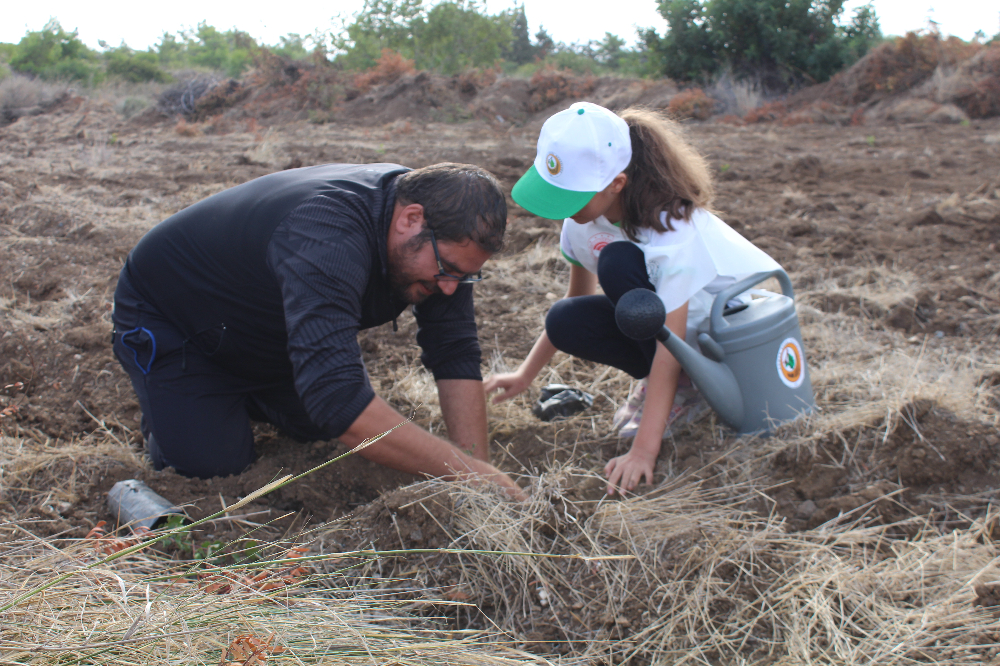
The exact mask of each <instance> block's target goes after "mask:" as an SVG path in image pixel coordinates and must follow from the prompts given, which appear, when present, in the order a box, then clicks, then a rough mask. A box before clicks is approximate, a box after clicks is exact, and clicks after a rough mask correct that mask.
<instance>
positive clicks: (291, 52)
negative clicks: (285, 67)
mask: <svg viewBox="0 0 1000 666" xmlns="http://www.w3.org/2000/svg"><path fill="white" fill-rule="evenodd" d="M308 39H309V37H303V36H302V35H299V34H297V33H294V32H292V33H289V34H288V35H286V36H284V37H279V38H278V43H277V44H276V45H275V46H272V47H270V50H271V53H276V54H277V55H280V56H284V57H286V58H291V59H292V60H302V59H303V58H305V57H306V56H308V55H309V49H307V48H306V41H307V40H308Z"/></svg>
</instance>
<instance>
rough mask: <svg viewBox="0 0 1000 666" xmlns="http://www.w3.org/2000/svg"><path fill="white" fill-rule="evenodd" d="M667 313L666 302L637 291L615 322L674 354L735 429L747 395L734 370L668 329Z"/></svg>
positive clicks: (631, 334) (620, 304) (624, 299)
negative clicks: (702, 352)
mask: <svg viewBox="0 0 1000 666" xmlns="http://www.w3.org/2000/svg"><path fill="white" fill-rule="evenodd" d="M666 318H667V313H666V309H665V308H664V307H663V301H661V300H660V298H659V297H658V296H657V295H656V293H655V292H652V291H650V290H649V289H641V288H640V289H633V290H632V291H630V292H628V293H627V294H625V295H624V296H622V297H621V298H620V299H619V300H618V305H617V306H616V307H615V321H616V322H617V323H618V328H620V329H621V331H622V333H624V334H625V335H627V336H628V337H630V338H632V339H633V340H649V339H650V338H654V337H655V338H656V339H657V340H659V341H660V342H662V343H663V345H664V346H665V347H666V348H667V349H668V350H669V351H670V353H671V354H673V355H674V358H676V359H677V362H678V363H680V364H681V367H682V368H684V371H685V372H687V374H688V376H689V377H691V381H692V382H693V383H694V385H695V386H696V387H697V388H698V390H699V391H700V392H701V394H702V396H704V398H705V401H706V402H707V403H708V404H709V406H710V407H711V408H712V409H713V410H715V413H716V414H718V415H719V418H720V419H721V420H722V421H723V422H724V423H725V424H726V425H728V426H730V427H731V428H733V429H736V430H739V429H740V426H741V425H742V423H743V416H744V414H743V411H744V410H743V395H742V393H741V391H740V386H739V383H738V382H737V381H736V377H735V376H734V375H733V371H732V370H731V369H730V368H729V367H728V366H726V365H724V364H722V363H718V362H716V361H713V360H711V359H708V358H706V357H704V356H702V355H701V354H699V353H698V352H697V351H695V350H694V349H692V348H691V347H690V346H689V345H688V344H687V343H686V342H685V341H684V340H682V339H681V338H680V337H678V336H676V335H674V334H672V333H671V332H670V329H668V328H667V327H666V326H664V322H665V321H666Z"/></svg>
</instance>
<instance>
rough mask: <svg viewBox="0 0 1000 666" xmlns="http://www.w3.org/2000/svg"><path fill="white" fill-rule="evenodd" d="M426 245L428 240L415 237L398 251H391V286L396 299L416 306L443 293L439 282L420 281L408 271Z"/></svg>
mask: <svg viewBox="0 0 1000 666" xmlns="http://www.w3.org/2000/svg"><path fill="white" fill-rule="evenodd" d="M426 244H427V239H426V238H420V236H414V237H413V238H411V239H409V240H408V241H406V242H405V243H403V245H402V246H400V247H399V248H397V249H396V250H390V251H389V286H390V287H391V288H392V293H393V294H395V296H396V298H398V299H399V300H401V301H403V302H404V303H411V304H413V305H416V304H418V303H422V302H423V301H425V300H427V298H429V297H430V296H433V295H434V294H439V293H441V289H440V288H438V284H437V280H430V281H427V280H420V279H418V278H417V277H416V276H414V275H413V274H412V273H410V272H409V271H408V270H407V267H408V266H410V265H411V264H412V263H413V261H412V257H413V256H414V255H416V253H417V252H419V251H420V249H421V248H423V246H424V245H426ZM427 291H430V293H427Z"/></svg>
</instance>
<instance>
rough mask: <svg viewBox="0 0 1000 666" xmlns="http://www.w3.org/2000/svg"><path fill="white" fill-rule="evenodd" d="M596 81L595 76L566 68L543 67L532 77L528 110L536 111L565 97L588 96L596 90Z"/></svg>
mask: <svg viewBox="0 0 1000 666" xmlns="http://www.w3.org/2000/svg"><path fill="white" fill-rule="evenodd" d="M596 83H597V80H596V79H595V78H594V77H593V76H579V75H577V74H574V73H573V72H568V71H566V70H562V69H555V68H553V67H543V68H542V69H540V70H538V71H537V72H535V73H534V75H533V76H532V77H531V88H530V92H531V97H530V98H528V110H529V111H531V112H532V113H534V112H536V111H541V110H542V109H547V108H548V107H550V106H552V105H553V104H557V103H559V102H561V101H563V100H564V99H574V98H581V97H586V96H587V95H589V94H590V93H592V92H593V91H594V86H595V85H596Z"/></svg>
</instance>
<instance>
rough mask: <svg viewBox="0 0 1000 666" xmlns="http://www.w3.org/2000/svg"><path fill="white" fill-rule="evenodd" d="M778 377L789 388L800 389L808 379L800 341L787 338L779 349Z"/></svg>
mask: <svg viewBox="0 0 1000 666" xmlns="http://www.w3.org/2000/svg"><path fill="white" fill-rule="evenodd" d="M777 363H778V377H780V378H781V381H782V383H784V385H785V386H787V387H788V388H798V387H800V386H802V382H803V381H805V378H806V367H805V366H806V363H805V358H804V357H803V356H802V349H801V348H800V347H799V341H798V340H796V339H795V338H787V339H786V340H785V341H784V342H782V343H781V347H779V348H778V358H777Z"/></svg>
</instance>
